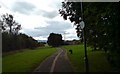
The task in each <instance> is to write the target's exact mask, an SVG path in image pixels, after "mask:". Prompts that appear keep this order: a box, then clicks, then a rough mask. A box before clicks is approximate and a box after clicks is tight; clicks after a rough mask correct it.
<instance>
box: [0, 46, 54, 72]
mask: <svg viewBox="0 0 120 74" xmlns="http://www.w3.org/2000/svg"><path fill="white" fill-rule="evenodd" d="M54 52H56V49H55V48H50V47H42V48H36V49H34V50H24V51H22V52H16V53H12V54H7V55H4V56H3V58H2V71H3V72H31V71H33V70H34V69H35V68H36V67H37V66H38V65H39V64H40V62H42V61H43V60H44V59H45V58H46V57H48V56H50V55H51V54H53V53H54Z"/></svg>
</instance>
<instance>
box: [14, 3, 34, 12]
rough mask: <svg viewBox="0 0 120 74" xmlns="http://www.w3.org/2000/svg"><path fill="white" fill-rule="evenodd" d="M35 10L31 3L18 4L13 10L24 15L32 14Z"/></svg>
mask: <svg viewBox="0 0 120 74" xmlns="http://www.w3.org/2000/svg"><path fill="white" fill-rule="evenodd" d="M35 8H36V7H35V6H34V5H32V4H31V3H27V2H16V3H15V4H14V5H13V7H12V10H13V11H17V12H20V13H23V14H30V13H31V12H32V11H33V10H34V9H35Z"/></svg>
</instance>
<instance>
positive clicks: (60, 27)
mask: <svg viewBox="0 0 120 74" xmlns="http://www.w3.org/2000/svg"><path fill="white" fill-rule="evenodd" d="M47 23H48V24H49V25H48V26H46V27H36V28H35V29H34V30H27V29H26V30H25V32H26V34H28V35H31V36H33V37H37V36H42V37H48V35H49V34H50V33H59V34H63V33H64V32H65V30H67V29H70V28H71V24H70V23H66V22H58V21H47Z"/></svg>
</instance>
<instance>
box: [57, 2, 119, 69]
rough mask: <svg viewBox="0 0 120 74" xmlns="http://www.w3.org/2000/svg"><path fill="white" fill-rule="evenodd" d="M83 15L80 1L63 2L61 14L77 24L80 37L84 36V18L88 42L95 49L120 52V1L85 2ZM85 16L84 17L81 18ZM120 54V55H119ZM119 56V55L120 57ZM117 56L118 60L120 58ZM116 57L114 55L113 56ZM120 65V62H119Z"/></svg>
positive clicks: (112, 52)
mask: <svg viewBox="0 0 120 74" xmlns="http://www.w3.org/2000/svg"><path fill="white" fill-rule="evenodd" d="M82 4H83V11H82V12H83V15H82V14H81V3H80V2H67V1H65V2H62V9H60V10H59V12H60V14H61V16H62V17H63V18H64V19H65V20H67V19H69V20H70V21H71V22H73V23H74V25H76V27H77V28H76V30H77V31H76V32H77V35H78V37H81V38H82V32H81V28H80V27H79V26H80V25H79V23H80V22H81V21H82V20H84V22H85V29H86V32H85V33H86V35H85V36H86V39H87V44H88V45H90V46H93V47H94V50H97V48H99V49H104V50H105V52H107V51H109V52H110V53H111V54H112V56H115V55H113V54H118V55H119V53H120V38H119V37H120V36H119V33H120V29H119V19H120V15H119V13H120V12H119V3H117V2H104V3H103V2H102V3H100V2H99V3H95V2H91V3H90V2H89V3H87V2H83V3H82ZM81 18H83V19H81ZM119 56H120V55H119ZM119 56H118V57H119ZM115 57H116V58H117V62H120V59H119V58H118V57H117V56H115ZM113 59H114V57H113ZM117 66H119V67H120V63H118V64H117Z"/></svg>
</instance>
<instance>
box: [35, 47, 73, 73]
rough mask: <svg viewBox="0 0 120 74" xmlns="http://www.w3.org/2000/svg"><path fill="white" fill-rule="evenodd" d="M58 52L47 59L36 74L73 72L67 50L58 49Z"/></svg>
mask: <svg viewBox="0 0 120 74" xmlns="http://www.w3.org/2000/svg"><path fill="white" fill-rule="evenodd" d="M57 50H58V51H57V52H56V53H54V54H53V55H52V56H50V57H48V58H47V59H45V60H44V61H43V62H42V63H41V64H40V65H39V66H38V67H37V68H36V69H35V70H34V71H33V73H34V72H73V68H72V66H71V64H70V62H69V60H68V57H67V53H66V50H65V49H63V48H57Z"/></svg>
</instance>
